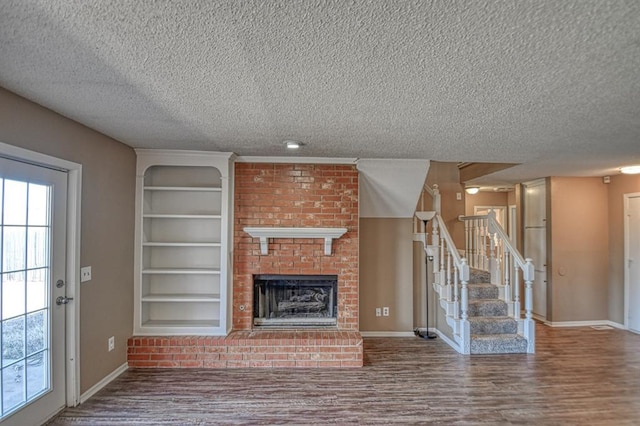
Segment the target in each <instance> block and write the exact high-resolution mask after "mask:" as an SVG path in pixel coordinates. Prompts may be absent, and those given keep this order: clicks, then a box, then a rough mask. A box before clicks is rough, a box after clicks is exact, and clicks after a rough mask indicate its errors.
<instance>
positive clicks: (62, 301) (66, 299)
mask: <svg viewBox="0 0 640 426" xmlns="http://www.w3.org/2000/svg"><path fill="white" fill-rule="evenodd" d="M72 300H73V297H65V296H58V298H57V299H56V305H66V304H67V303H69V302H71V301H72Z"/></svg>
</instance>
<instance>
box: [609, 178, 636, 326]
mask: <svg viewBox="0 0 640 426" xmlns="http://www.w3.org/2000/svg"><path fill="white" fill-rule="evenodd" d="M607 187H608V189H609V191H608V205H609V270H608V278H609V291H608V300H609V306H608V313H609V320H610V321H613V322H616V323H618V324H624V204H623V203H624V194H633V193H639V192H640V175H635V176H630V175H616V176H611V183H610V184H609V185H607Z"/></svg>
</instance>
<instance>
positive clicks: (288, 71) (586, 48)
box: [0, 0, 640, 179]
mask: <svg viewBox="0 0 640 426" xmlns="http://www.w3.org/2000/svg"><path fill="white" fill-rule="evenodd" d="M638 28H640V2H638V1H619V0H563V1H558V0H546V1H544V0H543V1H530V2H524V1H498V0H488V1H482V2H472V1H417V0H415V1H404V0H402V1H400V0H385V1H378V0H369V1H366V0H363V1H344V0H318V1H313V2H310V1H290V0H268V1H215V2H214V1H211V2H207V1H193V2H179V1H149V0H147V1H125V0H71V1H64V2H60V1H53V0H33V1H28V2H27V1H24V0H3V1H2V2H1V4H0V40H1V43H0V58H2V60H0V85H1V86H3V87H5V88H7V89H9V90H11V91H14V92H16V93H17V94H19V95H22V96H24V97H26V98H28V99H31V100H33V101H35V102H37V103H40V104H42V105H44V106H46V107H49V108H51V109H53V110H55V111H57V112H59V113H61V114H63V115H65V116H67V117H70V118H72V119H74V120H77V121H79V122H81V123H83V124H85V125H87V126H89V127H92V128H94V129H97V130H99V131H101V132H103V133H106V134H108V135H110V136H112V137H115V138H116V139H118V140H120V141H122V142H124V143H126V144H129V145H131V146H134V147H145V148H177V149H204V150H214V151H233V152H236V153H237V154H240V155H261V156H269V155H283V150H282V141H283V140H284V139H297V140H301V141H303V142H305V143H306V144H307V145H306V146H305V147H304V149H303V150H300V152H299V154H296V155H301V156H310V157H313V156H318V157H358V158H417V159H432V160H439V161H465V162H472V161H496V162H524V163H525V164H524V165H523V166H519V167H516V168H513V169H509V170H508V171H504V172H500V173H499V174H501V175H502V176H504V177H505V178H509V179H516V178H527V177H538V176H545V175H548V174H555V175H567V174H574V175H579V174H585V173H601V174H604V173H606V172H609V171H610V170H611V169H612V168H613V167H618V166H620V165H622V164H629V163H632V162H638V161H640V152H639V150H638V143H639V140H640V124H639V123H640V121H639V120H638V117H639V116H640V78H638V69H640V43H638ZM516 175H517V176H516Z"/></svg>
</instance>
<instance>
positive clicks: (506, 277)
mask: <svg viewBox="0 0 640 426" xmlns="http://www.w3.org/2000/svg"><path fill="white" fill-rule="evenodd" d="M502 256H503V257H502V259H503V261H502V270H503V271H504V272H503V273H502V275H503V276H504V300H505V302H507V304H508V306H509V310H510V311H512V312H511V316H514V315H513V301H512V300H511V282H510V279H511V274H510V271H509V268H510V266H509V265H510V263H511V262H509V260H510V259H509V250H508V249H506V248H505V249H504V252H503V254H502Z"/></svg>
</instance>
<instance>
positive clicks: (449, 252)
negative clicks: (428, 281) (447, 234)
mask: <svg viewBox="0 0 640 426" xmlns="http://www.w3.org/2000/svg"><path fill="white" fill-rule="evenodd" d="M447 249H448V250H447V285H448V286H450V285H451V247H447Z"/></svg>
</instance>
